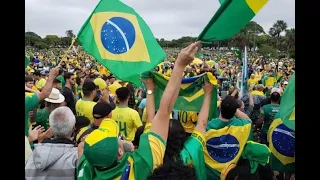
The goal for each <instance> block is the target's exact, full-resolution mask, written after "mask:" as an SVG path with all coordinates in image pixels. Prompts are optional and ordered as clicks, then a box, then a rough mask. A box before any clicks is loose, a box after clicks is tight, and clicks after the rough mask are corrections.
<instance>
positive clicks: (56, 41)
mask: <svg viewBox="0 0 320 180" xmlns="http://www.w3.org/2000/svg"><path fill="white" fill-rule="evenodd" d="M43 40H44V42H46V43H47V44H48V45H49V46H50V47H56V46H57V45H60V44H61V41H60V38H59V37H58V36H57V35H47V36H46V37H45V38H44V39H43Z"/></svg>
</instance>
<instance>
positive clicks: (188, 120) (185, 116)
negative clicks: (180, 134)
mask: <svg viewBox="0 0 320 180" xmlns="http://www.w3.org/2000/svg"><path fill="white" fill-rule="evenodd" d="M178 120H179V121H180V123H181V125H182V126H183V128H184V130H185V131H186V133H187V134H188V135H191V134H192V132H193V130H194V128H195V127H196V122H197V120H198V114H197V113H196V112H190V111H179V112H178Z"/></svg>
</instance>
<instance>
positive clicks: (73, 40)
mask: <svg viewBox="0 0 320 180" xmlns="http://www.w3.org/2000/svg"><path fill="white" fill-rule="evenodd" d="M76 39H77V37H74V38H72V41H71V44H70V46H69V48H68V50H67V51H66V52H65V53H64V55H63V57H62V59H61V61H60V62H59V64H58V66H59V65H60V64H61V62H62V61H64V60H63V59H64V58H65V57H66V56H67V54H68V53H69V51H70V49H71V48H72V46H73V44H74V43H75V42H76Z"/></svg>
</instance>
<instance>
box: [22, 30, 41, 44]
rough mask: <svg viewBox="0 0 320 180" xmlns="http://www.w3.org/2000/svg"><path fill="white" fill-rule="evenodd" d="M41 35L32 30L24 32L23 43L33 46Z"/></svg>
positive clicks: (39, 39)
mask: <svg viewBox="0 0 320 180" xmlns="http://www.w3.org/2000/svg"><path fill="white" fill-rule="evenodd" d="M41 40H42V39H41V37H40V36H39V35H38V34H36V33H34V32H26V33H25V35H24V44H25V45H30V46H34V45H35V44H36V43H37V42H39V41H41Z"/></svg>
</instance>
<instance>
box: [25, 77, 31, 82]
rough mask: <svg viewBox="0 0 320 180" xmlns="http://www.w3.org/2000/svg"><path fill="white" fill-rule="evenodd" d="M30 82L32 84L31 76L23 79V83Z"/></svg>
mask: <svg viewBox="0 0 320 180" xmlns="http://www.w3.org/2000/svg"><path fill="white" fill-rule="evenodd" d="M30 81H32V82H33V77H32V76H26V77H25V78H24V82H30Z"/></svg>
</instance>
